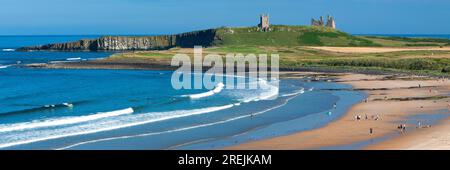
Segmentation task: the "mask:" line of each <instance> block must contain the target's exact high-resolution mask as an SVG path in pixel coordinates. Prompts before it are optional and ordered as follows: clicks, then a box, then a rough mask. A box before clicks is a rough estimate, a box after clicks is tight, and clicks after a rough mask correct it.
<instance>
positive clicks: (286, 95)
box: [281, 88, 305, 97]
mask: <svg viewBox="0 0 450 170" xmlns="http://www.w3.org/2000/svg"><path fill="white" fill-rule="evenodd" d="M303 93H305V89H304V88H302V89H300V90H297V91H295V92H293V93H288V94H283V95H281V97H289V96H296V95H299V94H303Z"/></svg>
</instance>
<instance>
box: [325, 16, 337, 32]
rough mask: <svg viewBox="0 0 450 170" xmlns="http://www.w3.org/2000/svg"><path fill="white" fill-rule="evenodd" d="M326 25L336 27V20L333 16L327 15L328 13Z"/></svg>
mask: <svg viewBox="0 0 450 170" xmlns="http://www.w3.org/2000/svg"><path fill="white" fill-rule="evenodd" d="M327 27H330V28H333V29H336V22H335V21H334V18H333V17H332V16H329V15H328V18H327Z"/></svg>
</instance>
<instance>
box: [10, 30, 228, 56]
mask: <svg viewBox="0 0 450 170" xmlns="http://www.w3.org/2000/svg"><path fill="white" fill-rule="evenodd" d="M218 39H220V38H218V37H217V36H216V29H208V30H201V31H194V32H188V33H182V34H176V35H159V36H104V37H100V38H98V39H87V40H80V41H75V42H68V43H56V44H46V45H41V46H32V47H23V48H19V49H17V50H18V51H31V50H54V51H127V50H162V49H169V48H172V47H193V46H194V45H201V46H204V47H208V46H212V45H214V44H215V43H216V41H217V40H218Z"/></svg>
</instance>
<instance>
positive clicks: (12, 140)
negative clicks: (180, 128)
mask: <svg viewBox="0 0 450 170" xmlns="http://www.w3.org/2000/svg"><path fill="white" fill-rule="evenodd" d="M231 107H233V105H232V104H230V105H225V106H217V107H208V108H202V109H194V110H176V111H168V112H156V113H155V112H153V113H145V114H139V115H128V116H123V117H120V118H119V117H117V118H111V119H110V120H103V121H102V120H99V121H97V122H93V123H88V124H83V125H79V126H72V127H67V128H60V129H47V130H35V129H29V131H28V132H26V133H21V134H11V135H5V136H0V139H1V140H0V148H5V147H11V146H16V145H22V144H28V143H33V142H39V141H45V140H51V139H58V138H63V137H69V136H77V135H85V134H91V133H97V132H103V131H109V130H115V129H121V128H126V127H132V126H137V125H143V124H147V123H153V122H158V121H164V120H169V119H175V118H181V117H187V116H192V115H199V114H205V113H210V112H215V111H219V110H224V109H228V108H231Z"/></svg>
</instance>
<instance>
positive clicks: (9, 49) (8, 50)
mask: <svg viewBox="0 0 450 170" xmlns="http://www.w3.org/2000/svg"><path fill="white" fill-rule="evenodd" d="M2 51H7V52H11V51H16V49H11V48H7V49H2Z"/></svg>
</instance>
